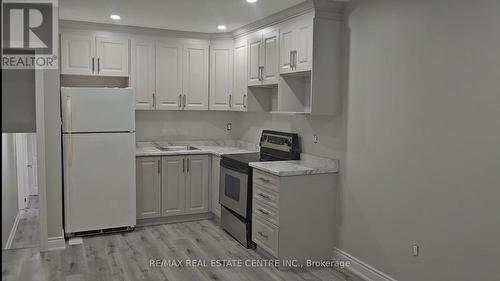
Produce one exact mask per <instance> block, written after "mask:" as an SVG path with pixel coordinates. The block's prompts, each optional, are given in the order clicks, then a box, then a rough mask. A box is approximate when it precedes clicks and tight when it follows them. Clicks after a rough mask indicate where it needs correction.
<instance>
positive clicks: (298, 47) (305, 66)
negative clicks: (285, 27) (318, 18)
mask: <svg viewBox="0 0 500 281" xmlns="http://www.w3.org/2000/svg"><path fill="white" fill-rule="evenodd" d="M295 36H296V38H295V51H296V54H295V57H294V66H295V67H294V68H295V69H294V71H307V70H311V67H312V40H313V31H312V21H310V20H302V21H299V22H298V23H297V25H296V29H295Z"/></svg>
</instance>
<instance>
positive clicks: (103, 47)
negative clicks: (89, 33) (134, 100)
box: [96, 37, 129, 76]
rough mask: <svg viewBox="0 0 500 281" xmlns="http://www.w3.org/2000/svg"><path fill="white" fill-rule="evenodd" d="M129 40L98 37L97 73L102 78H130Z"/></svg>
mask: <svg viewBox="0 0 500 281" xmlns="http://www.w3.org/2000/svg"><path fill="white" fill-rule="evenodd" d="M128 53H129V50H128V39H126V38H113V37H111V38H108V37H96V57H97V65H96V67H97V68H96V73H97V75H101V76H129V74H128V57H129V55H128Z"/></svg>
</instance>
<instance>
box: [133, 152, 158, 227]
mask: <svg viewBox="0 0 500 281" xmlns="http://www.w3.org/2000/svg"><path fill="white" fill-rule="evenodd" d="M160 161H161V158H160V157H137V159H136V173H137V174H136V190H137V196H136V198H137V208H136V209H137V218H138V219H147V218H155V217H159V216H160V193H161V170H160Z"/></svg>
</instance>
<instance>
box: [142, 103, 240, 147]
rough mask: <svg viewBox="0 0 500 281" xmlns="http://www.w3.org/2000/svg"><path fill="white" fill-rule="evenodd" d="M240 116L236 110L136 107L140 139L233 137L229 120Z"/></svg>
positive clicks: (231, 121)
mask: <svg viewBox="0 0 500 281" xmlns="http://www.w3.org/2000/svg"><path fill="white" fill-rule="evenodd" d="M236 118H237V113H234V112H213V111H211V112H207V111H187V112H182V111H164V110H161V111H160V110H159V111H136V114H135V119H136V139H137V141H152V140H199V139H203V140H206V139H231V138H232V132H231V131H227V130H226V124H227V123H233V125H234V122H235V120H236Z"/></svg>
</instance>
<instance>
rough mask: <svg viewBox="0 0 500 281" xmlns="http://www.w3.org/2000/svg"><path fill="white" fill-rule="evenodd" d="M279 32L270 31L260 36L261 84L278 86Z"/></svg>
mask: <svg viewBox="0 0 500 281" xmlns="http://www.w3.org/2000/svg"><path fill="white" fill-rule="evenodd" d="M279 35H280V33H279V30H277V29H275V30H271V31H268V32H264V33H263V34H262V54H261V66H262V71H261V72H262V74H261V78H262V84H264V85H270V84H278V78H279V70H278V65H279V52H280V50H279Z"/></svg>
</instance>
